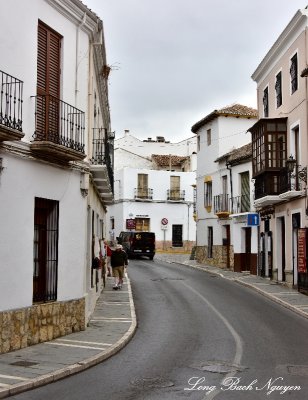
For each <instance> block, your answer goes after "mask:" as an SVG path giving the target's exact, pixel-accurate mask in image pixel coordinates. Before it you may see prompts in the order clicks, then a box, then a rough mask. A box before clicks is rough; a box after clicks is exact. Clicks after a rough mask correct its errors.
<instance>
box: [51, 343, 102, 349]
mask: <svg viewBox="0 0 308 400" xmlns="http://www.w3.org/2000/svg"><path fill="white" fill-rule="evenodd" d="M46 344H49V345H50V344H51V345H53V346H65V347H77V348H79V349H91V350H105V348H104V347H92V346H80V345H77V344H68V343H60V342H46Z"/></svg>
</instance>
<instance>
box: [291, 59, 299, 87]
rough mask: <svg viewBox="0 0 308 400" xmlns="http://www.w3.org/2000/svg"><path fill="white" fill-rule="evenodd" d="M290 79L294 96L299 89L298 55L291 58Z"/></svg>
mask: <svg viewBox="0 0 308 400" xmlns="http://www.w3.org/2000/svg"><path fill="white" fill-rule="evenodd" d="M290 77H291V94H293V93H294V92H296V90H297V89H298V60H297V54H294V56H293V57H292V58H291V66H290Z"/></svg>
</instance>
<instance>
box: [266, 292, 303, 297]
mask: <svg viewBox="0 0 308 400" xmlns="http://www.w3.org/2000/svg"><path fill="white" fill-rule="evenodd" d="M270 294H279V295H281V294H282V295H284V294H287V295H290V294H293V295H295V296H299V293H293V292H273V293H272V292H271V293H270Z"/></svg>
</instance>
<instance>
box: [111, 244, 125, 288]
mask: <svg viewBox="0 0 308 400" xmlns="http://www.w3.org/2000/svg"><path fill="white" fill-rule="evenodd" d="M110 263H111V268H112V275H113V276H114V286H113V289H114V290H118V289H122V284H123V278H124V267H125V266H127V265H128V259H127V254H126V252H125V251H124V250H123V246H122V245H121V244H117V245H116V248H115V250H114V251H113V252H112V254H111V257H110Z"/></svg>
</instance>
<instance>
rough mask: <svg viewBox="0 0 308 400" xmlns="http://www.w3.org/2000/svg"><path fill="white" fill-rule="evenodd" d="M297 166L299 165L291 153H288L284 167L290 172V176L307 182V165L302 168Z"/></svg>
mask: <svg viewBox="0 0 308 400" xmlns="http://www.w3.org/2000/svg"><path fill="white" fill-rule="evenodd" d="M298 167H300V166H299V165H297V164H296V159H295V158H293V156H292V155H290V157H289V158H288V159H287V161H286V168H287V171H288V172H289V173H290V175H291V178H298V179H300V180H301V181H303V182H305V183H306V184H307V167H304V168H302V169H299V168H298ZM294 169H295V172H294ZM293 172H294V173H293Z"/></svg>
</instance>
